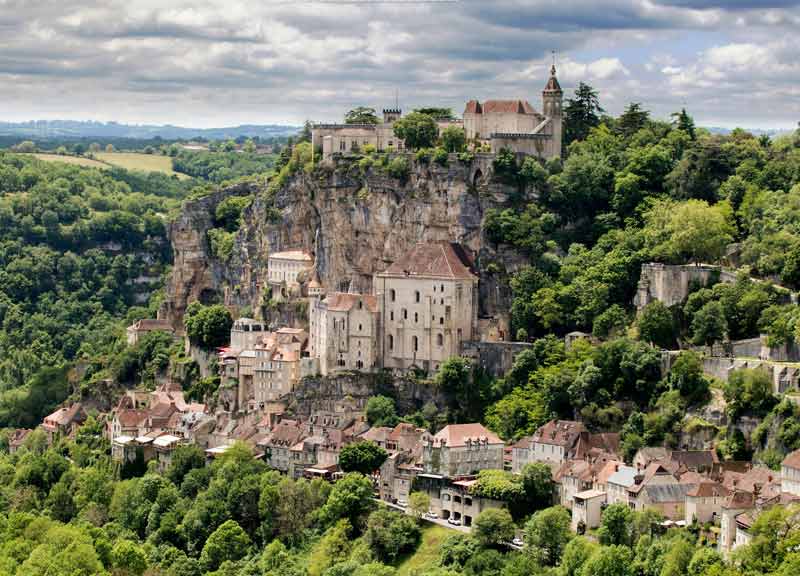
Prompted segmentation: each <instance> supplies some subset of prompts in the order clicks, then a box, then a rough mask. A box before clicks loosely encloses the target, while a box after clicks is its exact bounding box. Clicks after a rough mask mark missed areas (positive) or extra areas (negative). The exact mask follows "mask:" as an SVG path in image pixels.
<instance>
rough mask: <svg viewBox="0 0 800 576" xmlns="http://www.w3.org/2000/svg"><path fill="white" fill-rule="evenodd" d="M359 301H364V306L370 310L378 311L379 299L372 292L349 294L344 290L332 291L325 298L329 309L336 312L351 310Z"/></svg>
mask: <svg viewBox="0 0 800 576" xmlns="http://www.w3.org/2000/svg"><path fill="white" fill-rule="evenodd" d="M359 301H362V302H364V306H366V307H367V310H369V311H370V312H377V311H378V301H377V299H376V298H375V296H372V295H370V294H347V293H344V292H331V293H330V294H328V296H327V297H326V298H325V302H326V303H327V305H328V310H332V311H334V312H349V311H350V310H352V308H353V306H355V305H356V304H358V302H359Z"/></svg>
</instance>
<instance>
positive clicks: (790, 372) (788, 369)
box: [703, 356, 800, 394]
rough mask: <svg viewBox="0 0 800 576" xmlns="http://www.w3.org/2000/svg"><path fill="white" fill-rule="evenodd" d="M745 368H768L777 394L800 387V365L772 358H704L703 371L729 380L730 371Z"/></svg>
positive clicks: (722, 379) (793, 390)
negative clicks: (775, 360)
mask: <svg viewBox="0 0 800 576" xmlns="http://www.w3.org/2000/svg"><path fill="white" fill-rule="evenodd" d="M744 368H751V369H761V370H766V371H767V372H768V373H769V375H770V378H771V379H772V388H773V392H774V393H775V394H785V393H787V392H796V391H797V390H798V389H800V367H797V366H791V365H788V364H784V363H780V362H774V361H771V360H755V359H746V358H725V357H714V356H710V357H706V358H703V372H704V373H705V374H706V375H707V376H712V377H714V378H717V379H718V380H721V381H723V382H727V381H728V378H729V376H730V373H731V372H732V371H734V370H741V369H744Z"/></svg>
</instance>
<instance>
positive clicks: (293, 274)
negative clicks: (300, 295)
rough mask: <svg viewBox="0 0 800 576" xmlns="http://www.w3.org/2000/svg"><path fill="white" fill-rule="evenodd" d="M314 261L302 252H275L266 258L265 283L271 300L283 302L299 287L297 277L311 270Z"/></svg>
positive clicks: (306, 253)
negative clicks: (269, 291) (270, 292)
mask: <svg viewBox="0 0 800 576" xmlns="http://www.w3.org/2000/svg"><path fill="white" fill-rule="evenodd" d="M313 262H314V259H313V258H312V257H311V255H310V254H309V253H308V252H304V251H303V250H288V251H285V252H275V253H272V254H270V255H269V256H268V258H267V282H268V284H269V286H270V288H271V289H272V298H273V299H276V300H283V299H286V298H288V297H289V295H290V294H291V293H292V292H296V290H297V288H298V287H299V283H298V281H297V276H298V275H299V274H300V273H301V272H303V271H304V270H307V269H309V268H311V266H312V264H313Z"/></svg>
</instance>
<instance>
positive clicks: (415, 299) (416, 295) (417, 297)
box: [414, 290, 419, 302]
mask: <svg viewBox="0 0 800 576" xmlns="http://www.w3.org/2000/svg"><path fill="white" fill-rule="evenodd" d="M414 301H415V302H419V290H415V291H414Z"/></svg>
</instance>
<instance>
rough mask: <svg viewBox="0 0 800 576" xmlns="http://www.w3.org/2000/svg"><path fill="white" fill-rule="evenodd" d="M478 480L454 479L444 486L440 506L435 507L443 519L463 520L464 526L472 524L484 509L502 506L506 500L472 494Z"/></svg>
mask: <svg viewBox="0 0 800 576" xmlns="http://www.w3.org/2000/svg"><path fill="white" fill-rule="evenodd" d="M477 482H478V481H477V480H476V479H474V478H470V479H466V478H465V479H462V480H454V481H452V482H450V483H449V484H447V485H445V486H443V487H442V490H441V493H440V498H439V503H440V505H439V508H438V510H437V509H434V510H435V511H436V512H437V515H439V516H441V517H442V518H443V519H445V520H448V519H450V518H452V519H453V520H456V521H459V522H461V525H462V526H472V521H473V520H474V519H475V518H477V517H478V515H479V514H480V513H481V512H483V511H484V510H488V509H489V508H502V507H504V506H505V503H504V502H501V501H500V500H494V499H492V498H485V497H482V496H476V495H474V494H472V487H473V486H475V484H476V483H477Z"/></svg>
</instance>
